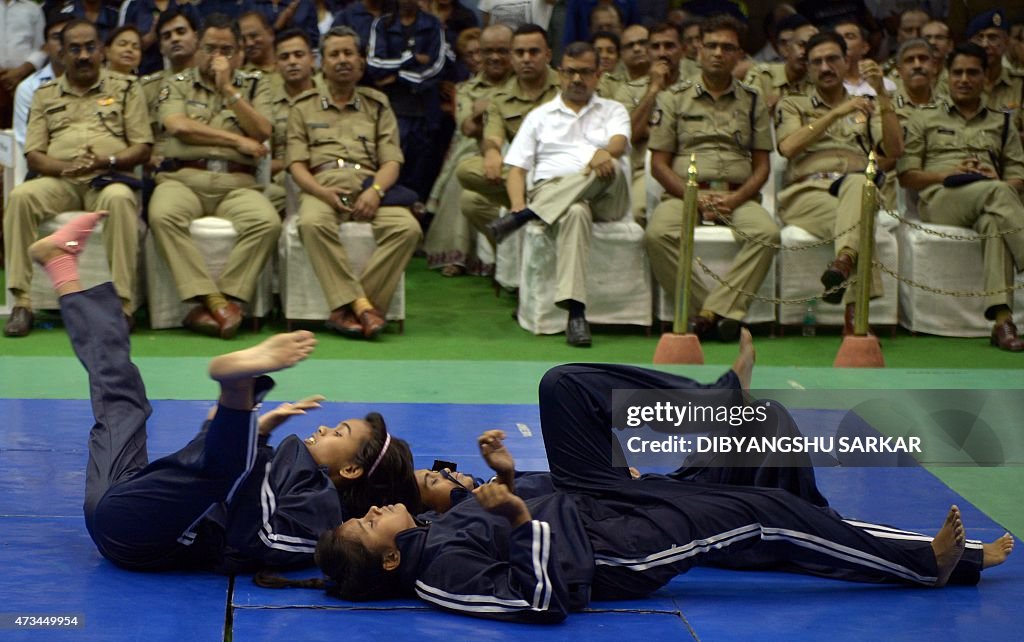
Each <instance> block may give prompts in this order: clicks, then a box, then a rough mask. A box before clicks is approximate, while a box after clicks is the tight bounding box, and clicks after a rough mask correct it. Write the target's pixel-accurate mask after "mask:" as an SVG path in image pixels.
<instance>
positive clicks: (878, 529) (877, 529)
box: [843, 519, 982, 548]
mask: <svg viewBox="0 0 1024 642" xmlns="http://www.w3.org/2000/svg"><path fill="white" fill-rule="evenodd" d="M843 521H844V522H846V523H847V524H850V525H851V526H856V527H858V528H861V529H863V530H864V531H865V532H867V533H868V534H870V535H873V536H874V537H878V538H880V539H903V540H912V541H914V540H916V541H918V542H930V541H932V540H933V539H935V538H934V537H931V536H930V535H925V534H924V533H917V532H914V531H904V530H900V529H898V528H893V527H891V526H885V525H883V524H872V523H871V522H862V521H859V520H855V519H844V520H843ZM966 546H967V548H981V547H982V541H981V540H980V539H969V540H967V545H966Z"/></svg>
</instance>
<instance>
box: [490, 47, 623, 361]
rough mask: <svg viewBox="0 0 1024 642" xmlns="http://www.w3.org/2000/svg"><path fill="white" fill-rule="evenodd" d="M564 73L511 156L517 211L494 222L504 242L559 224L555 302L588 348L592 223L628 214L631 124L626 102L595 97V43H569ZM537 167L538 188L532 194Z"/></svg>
mask: <svg viewBox="0 0 1024 642" xmlns="http://www.w3.org/2000/svg"><path fill="white" fill-rule="evenodd" d="M559 74H560V76H561V85H562V93H561V94H560V95H559V96H557V97H556V98H555V99H554V100H552V101H550V102H548V103H545V104H543V105H541V106H539V107H537V108H536V109H534V110H533V111H531V112H530V114H529V115H528V116H527V117H526V120H525V121H524V122H523V126H522V127H521V128H520V129H519V132H518V133H517V134H516V137H515V139H514V140H513V141H512V145H511V147H509V150H508V153H507V154H506V156H505V164H506V165H508V166H509V175H508V182H507V184H506V188H507V190H508V198H509V201H510V203H511V208H510V210H511V212H512V213H511V214H508V215H506V216H503V217H502V218H500V219H498V220H496V221H493V222H492V223H489V224H488V226H487V227H488V231H489V232H490V233H491V234H492V235H493V238H494V240H495V242H496V243H498V242H501V240H502V239H504V238H505V237H507V236H508V235H509V234H511V233H512V232H514V231H515V230H516V229H518V228H519V227H521V226H522V225H524V224H525V223H527V222H529V221H531V220H534V219H539V220H542V221H544V222H545V223H547V224H548V225H556V226H557V231H558V256H557V257H556V262H555V275H556V281H557V284H556V286H555V304H556V305H558V306H559V307H562V308H565V309H567V310H568V311H569V322H568V325H567V327H566V331H565V337H566V341H567V342H568V343H569V345H572V346H580V347H588V346H590V343H591V339H590V326H589V324H588V323H587V319H586V314H585V310H586V304H587V293H586V286H585V283H584V270H585V266H586V265H587V254H588V252H589V249H590V228H591V223H592V220H593V219H597V220H601V221H612V220H616V219H620V218H622V217H623V216H624V215H625V214H626V213H627V212H628V211H629V205H630V204H629V179H628V174H626V173H625V172H624V171H623V169H624V167H623V164H622V163H620V159H621V158H622V157H623V155H624V154H625V153H626V151H627V150H628V148H629V132H630V122H629V114H628V112H627V111H626V108H625V107H623V106H622V104H621V103H619V102H616V101H614V100H607V99H604V98H599V97H597V96H596V95H595V90H596V89H597V81H598V58H597V52H596V51H595V50H594V47H593V46H592V45H590V44H589V43H584V42H574V43H572V44H571V45H569V46H568V47H566V49H565V52H564V53H563V56H562V67H561V69H560V70H559ZM531 171H532V172H533V181H534V186H533V188H532V189H530V190H529V194H527V189H526V185H527V181H526V178H527V175H528V174H529V173H530V172H531ZM527 201H529V207H527Z"/></svg>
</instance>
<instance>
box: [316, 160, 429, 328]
mask: <svg viewBox="0 0 1024 642" xmlns="http://www.w3.org/2000/svg"><path fill="white" fill-rule="evenodd" d="M343 175H344V171H337V170H335V171H330V172H325V173H324V174H321V175H319V176H318V177H317V181H319V182H320V183H321V184H322V185H326V186H329V187H332V186H333V187H342V184H341V182H340V181H341V180H342V178H343ZM299 199H300V200H299V221H298V228H299V238H300V239H301V240H302V245H303V246H304V247H305V248H306V253H307V254H308V255H309V262H310V263H311V264H312V265H313V272H315V273H316V276H317V278H318V279H319V280H320V287H322V288H323V290H324V297H325V298H326V299H327V305H328V306H330V309H331V310H336V309H338V308H340V307H341V306H343V305H347V304H349V303H351V302H353V301H355V300H356V299H358V298H360V297H366V298H368V299H369V300H370V301H371V302H372V303H373V305H374V306H375V307H376V308H377V309H378V310H380V311H381V312H387V309H388V306H390V305H391V297H392V296H394V294H395V289H396V288H398V282H399V280H401V278H402V274H403V273H404V272H405V266H406V265H407V264H408V263H409V259H410V258H412V254H413V252H414V251H415V250H416V245H417V244H418V243H419V242H420V239H421V238H422V237H423V232H422V231H421V229H420V225H419V223H418V222H417V221H416V219H415V218H414V217H413V215H412V213H411V212H410V211H409V210H408V208H405V207H381V208H380V209H378V210H377V214H376V216H374V217H373V219H372V220H370V221H368V222H367V225H370V226H371V228H372V229H373V238H374V240H376V241H377V249H376V250H374V251H373V254H372V255H371V256H370V261H369V263H367V264H366V268H365V269H364V270H363V273H362V275H361V276H358V275H356V274H355V273H354V272H353V271H352V268H351V266H350V265H349V261H348V256H347V255H346V254H345V247H344V246H343V245H342V244H341V240H340V238H339V236H338V225H339V223H341V222H342V221H346V220H349V218H350V217H349V215H348V214H343V213H340V212H337V211H336V210H335V209H334V208H333V207H331V206H330V205H328V204H327V203H325V202H323V201H322V200H320V199H319V198H317V197H316V196H313V195H312V194H306V193H303V194H301V195H300V197H299Z"/></svg>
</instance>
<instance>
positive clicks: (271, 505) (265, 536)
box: [260, 462, 316, 554]
mask: <svg viewBox="0 0 1024 642" xmlns="http://www.w3.org/2000/svg"><path fill="white" fill-rule="evenodd" d="M270 467H271V464H270V462H267V467H266V468H265V469H264V475H263V483H262V484H261V485H260V505H261V507H262V508H263V526H262V527H261V528H260V539H261V540H263V543H264V544H265V545H266V546H267V548H276V549H278V550H282V551H291V552H292V553H310V554H312V553H315V552H316V540H312V539H305V538H302V537H293V536H291V535H280V534H278V533H275V532H274V529H273V527H272V526H271V525H270V519H271V517H273V516H274V512H275V511H276V510H277V498H276V497H274V489H273V488H271V486H270Z"/></svg>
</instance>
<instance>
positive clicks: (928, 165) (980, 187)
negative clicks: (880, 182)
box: [898, 101, 1024, 318]
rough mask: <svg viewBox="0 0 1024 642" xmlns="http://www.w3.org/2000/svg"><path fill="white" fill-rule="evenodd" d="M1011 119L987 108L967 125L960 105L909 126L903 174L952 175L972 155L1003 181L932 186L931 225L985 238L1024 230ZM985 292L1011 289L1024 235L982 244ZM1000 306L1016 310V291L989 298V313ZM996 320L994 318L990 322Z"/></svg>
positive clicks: (932, 109) (928, 112)
mask: <svg viewBox="0 0 1024 642" xmlns="http://www.w3.org/2000/svg"><path fill="white" fill-rule="evenodd" d="M1011 120H1012V119H1009V118H1007V114H1006V113H1004V112H1000V111H995V110H992V109H982V110H981V111H980V112H979V113H977V114H976V115H975V116H974V117H973V118H971V119H970V120H967V119H965V118H964V117H963V115H961V114H960V112H959V111H958V110H957V108H956V106H954V105H953V104H952V103H950V102H947V101H943V102H941V103H939V104H935V105H931V106H929V107H924V108H921V109H919V110H918V111H917V112H916V113H915V114H913V115H912V116H911V117H910V119H909V120H908V121H907V127H906V130H907V134H906V141H905V150H904V152H903V156H902V157H901V158H900V161H899V164H898V168H899V171H900V173H902V172H905V171H907V170H912V169H919V170H924V171H927V172H943V171H948V170H950V169H952V168H953V167H955V166H956V165H958V164H959V163H960V162H961V161H963V160H965V159H966V158H967V157H969V156H974V157H976V158H978V160H980V161H981V164H982V165H984V166H985V167H988V168H991V169H995V170H996V171H997V172H998V174H999V175H1000V176H1001V177H1002V180H1000V181H994V180H983V181H977V182H975V183H970V184H969V185H961V186H959V187H944V186H942V185H941V184H938V185H931V186H929V187H927V188H925V189H923V190H921V192H920V194H919V197H920V200H919V211H920V215H921V219H922V220H924V221H927V222H930V223H940V224H944V225H959V226H962V227H972V228H974V229H975V230H976V231H977V232H978V233H980V234H995V233H996V232H1005V231H1007V230H1012V229H1017V230H1019V229H1020V228H1022V227H1024V204H1022V203H1021V198H1020V194H1019V193H1018V192H1017V190H1016V189H1014V188H1013V187H1011V186H1010V185H1009V184H1007V183H1006V181H1008V180H1012V179H1022V180H1024V151H1022V150H1021V142H1020V136H1019V135H1018V132H1017V129H1016V128H1015V127H1014V125H1013V123H1012V122H1011ZM982 248H983V249H982V252H983V255H984V271H985V289H986V290H995V289H999V288H1005V287H1007V286H1008V285H1012V283H1013V276H1012V266H1013V263H1016V265H1017V268H1018V270H1019V269H1021V268H1022V267H1024V232H1017V233H1015V234H1009V235H1006V236H1004V237H1002V238H1001V239H1000V238H992V239H985V240H983V241H982ZM996 305H1008V306H1010V307H1012V306H1013V292H1012V291H1010V292H1004V293H1001V294H997V295H994V296H990V297H987V298H986V299H985V308H986V310H987V309H989V308H991V307H992V306H996ZM990 318H991V317H990Z"/></svg>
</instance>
